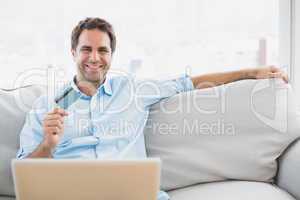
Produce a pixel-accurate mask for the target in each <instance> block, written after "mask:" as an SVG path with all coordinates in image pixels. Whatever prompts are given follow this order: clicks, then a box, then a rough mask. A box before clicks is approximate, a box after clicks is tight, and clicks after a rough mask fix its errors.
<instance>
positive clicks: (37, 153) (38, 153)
mask: <svg viewBox="0 0 300 200" xmlns="http://www.w3.org/2000/svg"><path fill="white" fill-rule="evenodd" d="M52 151H53V150H52V148H51V147H49V146H48V145H47V144H46V142H44V141H43V142H42V143H41V144H40V145H39V146H38V147H37V148H36V149H35V150H34V151H33V152H32V153H31V154H29V155H28V156H27V157H26V158H52V157H53V156H52Z"/></svg>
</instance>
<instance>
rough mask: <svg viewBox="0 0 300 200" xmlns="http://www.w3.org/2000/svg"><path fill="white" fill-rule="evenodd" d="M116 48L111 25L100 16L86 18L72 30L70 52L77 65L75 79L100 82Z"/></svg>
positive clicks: (94, 82)
mask: <svg viewBox="0 0 300 200" xmlns="http://www.w3.org/2000/svg"><path fill="white" fill-rule="evenodd" d="M115 48H116V37H115V34H114V31H113V28H112V26H111V25H110V24H109V23H108V22H106V21H105V20H103V19H100V18H86V19H85V20H82V21H80V22H79V23H78V25H77V26H76V27H75V28H74V29H73V31H72V37H71V52H72V55H73V59H74V61H75V62H76V65H77V81H87V82H91V83H93V84H97V85H98V84H102V83H103V81H104V80H105V76H106V73H107V71H108V70H109V68H110V65H111V59H112V55H113V53H114V51H115Z"/></svg>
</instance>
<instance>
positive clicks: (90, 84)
mask: <svg viewBox="0 0 300 200" xmlns="http://www.w3.org/2000/svg"><path fill="white" fill-rule="evenodd" d="M74 81H75V84H76V85H77V87H78V89H79V90H80V91H81V92H82V93H84V94H86V95H88V96H93V95H94V94H96V92H97V89H98V88H99V86H100V85H102V84H103V83H104V80H100V81H87V80H82V79H80V78H78V76H76V77H75V80H74Z"/></svg>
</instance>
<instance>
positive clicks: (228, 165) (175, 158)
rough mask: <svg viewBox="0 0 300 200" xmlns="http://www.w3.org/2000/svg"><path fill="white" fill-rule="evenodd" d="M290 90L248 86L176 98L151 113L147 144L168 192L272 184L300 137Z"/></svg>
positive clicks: (267, 84)
mask: <svg viewBox="0 0 300 200" xmlns="http://www.w3.org/2000/svg"><path fill="white" fill-rule="evenodd" d="M294 100H295V99H294V98H293V96H292V91H291V88H290V87H289V86H288V85H287V84H285V83H284V82H283V81H281V80H274V79H272V80H259V81H257V80H245V81H239V82H234V83H231V84H227V85H225V86H219V87H215V88H209V89H205V90H196V91H193V92H190V93H185V94H180V95H176V96H174V97H172V98H169V99H166V100H164V101H161V102H160V103H159V104H157V105H154V106H153V107H152V112H151V114H150V117H149V120H148V125H147V128H146V129H145V138H146V145H147V152H148V155H149V156H153V157H161V158H162V162H163V165H162V188H163V189H164V190H170V189H176V188H179V187H186V186H189V185H192V184H197V183H203V182H212V181H222V180H227V179H233V180H249V181H262V182H272V181H273V178H274V177H275V175H276V173H277V158H278V157H279V156H280V155H281V154H282V152H283V151H284V150H285V149H286V148H287V147H288V146H289V144H291V143H292V142H293V141H295V139H296V138H298V137H299V135H300V123H299V122H300V118H299V116H298V115H297V113H296V109H295V108H296V105H295V101H294Z"/></svg>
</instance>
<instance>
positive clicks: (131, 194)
mask: <svg viewBox="0 0 300 200" xmlns="http://www.w3.org/2000/svg"><path fill="white" fill-rule="evenodd" d="M12 170H13V178H14V185H15V192H16V198H17V200H156V199H157V194H158V191H159V185H160V160H159V159H155V158H151V159H150V158H148V159H141V160H79V159H77V160H76V159H61V160H55V159H24V160H16V159H15V160H13V161H12Z"/></svg>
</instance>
